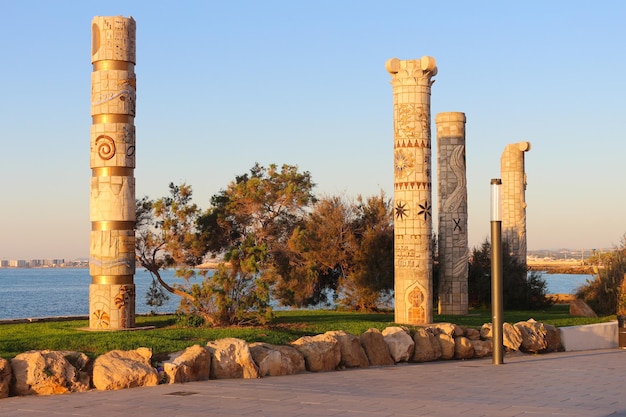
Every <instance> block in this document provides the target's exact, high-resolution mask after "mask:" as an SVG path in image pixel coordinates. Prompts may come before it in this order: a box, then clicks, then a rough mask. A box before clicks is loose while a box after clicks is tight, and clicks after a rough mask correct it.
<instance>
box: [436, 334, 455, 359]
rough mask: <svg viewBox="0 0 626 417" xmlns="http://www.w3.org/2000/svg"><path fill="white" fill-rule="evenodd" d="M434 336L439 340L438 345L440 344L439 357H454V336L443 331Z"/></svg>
mask: <svg viewBox="0 0 626 417" xmlns="http://www.w3.org/2000/svg"><path fill="white" fill-rule="evenodd" d="M436 337H437V340H438V341H439V346H441V359H452V358H454V348H455V343H454V338H453V337H452V336H450V335H449V334H445V333H439V334H438V335H436Z"/></svg>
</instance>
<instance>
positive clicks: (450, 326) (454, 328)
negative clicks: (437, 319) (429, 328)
mask: <svg viewBox="0 0 626 417" xmlns="http://www.w3.org/2000/svg"><path fill="white" fill-rule="evenodd" d="M433 327H434V328H435V329H437V330H438V331H439V332H440V333H443V334H447V335H448V336H452V337H459V336H463V334H464V330H463V328H462V327H461V326H459V325H458V324H454V323H436V324H434V325H433Z"/></svg>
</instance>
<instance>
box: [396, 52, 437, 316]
mask: <svg viewBox="0 0 626 417" xmlns="http://www.w3.org/2000/svg"><path fill="white" fill-rule="evenodd" d="M386 68H387V71H388V72H389V73H390V74H391V85H392V87H393V118H394V129H393V130H394V270H395V276H394V289H395V322H396V323H405V324H423V323H431V322H432V321H433V308H432V306H433V302H432V240H431V239H432V236H431V235H432V214H431V210H432V187H431V144H430V88H431V85H432V84H433V82H434V81H433V80H431V77H433V76H434V75H436V74H437V66H436V64H435V59H434V58H431V57H429V56H424V57H422V58H421V59H419V60H406V61H401V60H399V59H397V58H392V59H390V60H389V61H387V63H386Z"/></svg>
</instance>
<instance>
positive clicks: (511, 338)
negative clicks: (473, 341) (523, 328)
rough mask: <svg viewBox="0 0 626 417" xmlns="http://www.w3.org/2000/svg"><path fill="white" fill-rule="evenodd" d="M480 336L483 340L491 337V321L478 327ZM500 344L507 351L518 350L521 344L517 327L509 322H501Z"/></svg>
mask: <svg viewBox="0 0 626 417" xmlns="http://www.w3.org/2000/svg"><path fill="white" fill-rule="evenodd" d="M480 337H481V338H483V339H485V340H492V339H493V328H492V324H491V323H485V324H483V325H482V327H481V329H480ZM502 344H503V345H504V347H505V349H506V350H507V351H509V352H515V351H517V350H519V348H520V346H521V345H522V334H521V333H520V331H519V329H517V327H515V326H513V325H512V324H511V323H503V324H502Z"/></svg>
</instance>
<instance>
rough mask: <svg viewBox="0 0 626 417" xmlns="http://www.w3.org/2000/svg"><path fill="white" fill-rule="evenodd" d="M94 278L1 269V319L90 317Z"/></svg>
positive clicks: (570, 285)
mask: <svg viewBox="0 0 626 417" xmlns="http://www.w3.org/2000/svg"><path fill="white" fill-rule="evenodd" d="M162 276H163V279H164V280H165V281H166V282H167V283H168V284H174V283H178V284H184V280H182V279H180V278H175V277H174V272H173V271H172V270H166V271H163V272H162ZM542 277H543V279H544V280H545V281H546V284H547V291H546V292H547V293H549V294H573V293H575V292H576V289H577V288H578V287H580V286H581V285H584V284H585V283H586V282H587V280H591V279H593V276H592V275H582V274H580V275H579V274H542ZM134 282H135V294H136V301H135V311H136V313H137V314H145V313H149V312H150V311H151V310H152V307H150V306H148V305H147V304H146V297H145V294H146V292H147V291H148V288H149V287H150V285H151V284H152V277H151V276H150V274H149V273H148V272H147V271H145V270H138V271H137V272H136V274H135V279H134ZM90 283H91V276H90V275H89V270H88V269H86V268H24V269H22V268H0V320H5V319H19V318H37V317H58V316H87V315H88V314H89V284H90ZM167 294H168V296H169V297H170V298H169V300H168V301H167V302H166V303H165V304H164V305H163V306H161V307H159V308H158V311H159V312H161V313H173V312H175V311H176V309H177V307H178V305H179V303H180V297H179V296H177V295H174V294H169V293H167Z"/></svg>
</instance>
